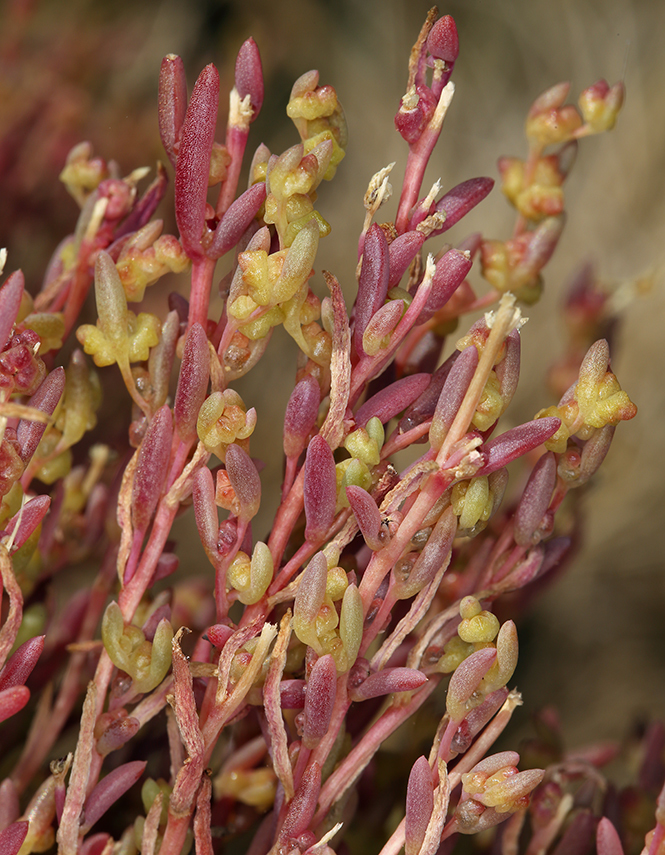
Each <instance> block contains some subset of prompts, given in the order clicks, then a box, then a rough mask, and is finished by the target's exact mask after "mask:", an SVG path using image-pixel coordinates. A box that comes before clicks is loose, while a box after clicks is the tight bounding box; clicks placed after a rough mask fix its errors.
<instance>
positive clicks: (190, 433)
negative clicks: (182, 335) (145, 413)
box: [173, 323, 210, 443]
mask: <svg viewBox="0 0 665 855" xmlns="http://www.w3.org/2000/svg"><path fill="white" fill-rule="evenodd" d="M209 377H210V352H209V349H208V338H207V336H206V334H205V332H204V330H203V327H202V326H201V324H198V323H197V324H193V325H192V326H191V327H190V329H189V332H188V333H187V338H186V339H185V349H184V351H183V354H182V364H181V365H180V374H179V376H178V390H177V392H176V395H175V403H174V405H173V413H174V415H175V429H176V432H177V434H178V436H179V437H180V439H181V441H182V442H185V443H189V442H192V441H193V440H194V438H195V436H196V420H197V419H198V417H199V410H200V409H201V404H203V402H204V400H205V396H206V391H207V389H208V378H209Z"/></svg>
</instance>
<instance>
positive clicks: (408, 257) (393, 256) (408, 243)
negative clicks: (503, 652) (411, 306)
mask: <svg viewBox="0 0 665 855" xmlns="http://www.w3.org/2000/svg"><path fill="white" fill-rule="evenodd" d="M424 243H425V235H424V234H423V233H422V232H419V231H411V232H404V234H403V235H398V236H397V237H396V238H395V240H394V241H393V242H392V243H391V244H390V246H389V247H388V259H389V261H390V274H389V276H388V289H390V288H394V287H395V286H396V285H399V283H400V280H401V278H402V276H403V275H404V274H405V273H406V271H407V269H408V267H409V265H410V264H411V262H412V261H413V259H414V258H415V257H416V256H417V255H418V253H419V252H420V248H421V247H422V245H423V244H424Z"/></svg>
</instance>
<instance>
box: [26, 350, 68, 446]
mask: <svg viewBox="0 0 665 855" xmlns="http://www.w3.org/2000/svg"><path fill="white" fill-rule="evenodd" d="M64 390H65V369H64V368H62V367H60V368H54V369H53V371H51V372H50V374H47V375H46V377H45V378H44V379H43V380H42V382H41V385H40V386H39V389H37V391H36V392H35V394H34V395H33V396H32V397H31V398H30V400H29V401H28V406H29V407H33V408H34V409H36V410H41V412H42V413H46V415H48V416H52V415H53V413H54V411H55V408H56V407H57V406H58V402H59V401H60V398H61V397H62V393H63V392H64ZM45 430H46V425H45V424H43V423H41V422H31V421H30V420H29V419H21V421H20V422H19V424H18V428H17V430H16V438H17V440H18V453H19V455H20V456H21V460H22V461H23V462H24V463H27V462H28V461H29V460H30V458H31V457H32V455H33V454H34V453H35V451H36V450H37V446H38V445H39V442H40V440H41V438H42V436H43V435H44V431H45Z"/></svg>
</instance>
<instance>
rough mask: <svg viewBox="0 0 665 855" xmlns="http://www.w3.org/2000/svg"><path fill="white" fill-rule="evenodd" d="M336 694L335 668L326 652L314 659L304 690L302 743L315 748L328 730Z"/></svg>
mask: <svg viewBox="0 0 665 855" xmlns="http://www.w3.org/2000/svg"><path fill="white" fill-rule="evenodd" d="M336 694H337V668H336V667H335V660H334V659H333V657H332V656H331V655H330V654H329V653H328V654H326V655H325V656H321V657H320V658H319V659H317V660H316V662H315V663H314V666H313V668H312V670H311V672H310V675H309V680H308V681H307V689H306V692H305V709H304V718H305V723H304V727H303V739H302V741H303V745H304V746H305V748H316V746H317V745H318V743H319V741H320V740H321V739H323V737H324V736H325V735H326V733H327V732H328V727H329V726H330V717H331V716H332V711H333V707H334V705H335V695H336Z"/></svg>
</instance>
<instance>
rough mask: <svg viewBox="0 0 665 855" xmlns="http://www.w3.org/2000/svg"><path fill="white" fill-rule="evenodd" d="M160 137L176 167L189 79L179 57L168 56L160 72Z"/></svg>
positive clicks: (171, 54) (163, 61) (185, 110)
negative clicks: (177, 147)
mask: <svg viewBox="0 0 665 855" xmlns="http://www.w3.org/2000/svg"><path fill="white" fill-rule="evenodd" d="M158 103H159V109H158V117H159V135H160V137H161V138H162V145H163V146H164V150H165V151H166V153H167V155H168V157H169V160H170V161H171V163H172V164H173V166H174V167H175V165H176V160H177V157H178V155H177V153H176V144H177V142H178V140H179V138H180V130H181V128H182V123H183V122H184V120H185V113H186V112H187V78H186V77H185V66H184V63H183V61H182V59H180V57H179V56H176V55H175V54H173V53H170V54H168V56H165V57H164V59H163V60H162V67H161V69H160V71H159V102H158Z"/></svg>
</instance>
